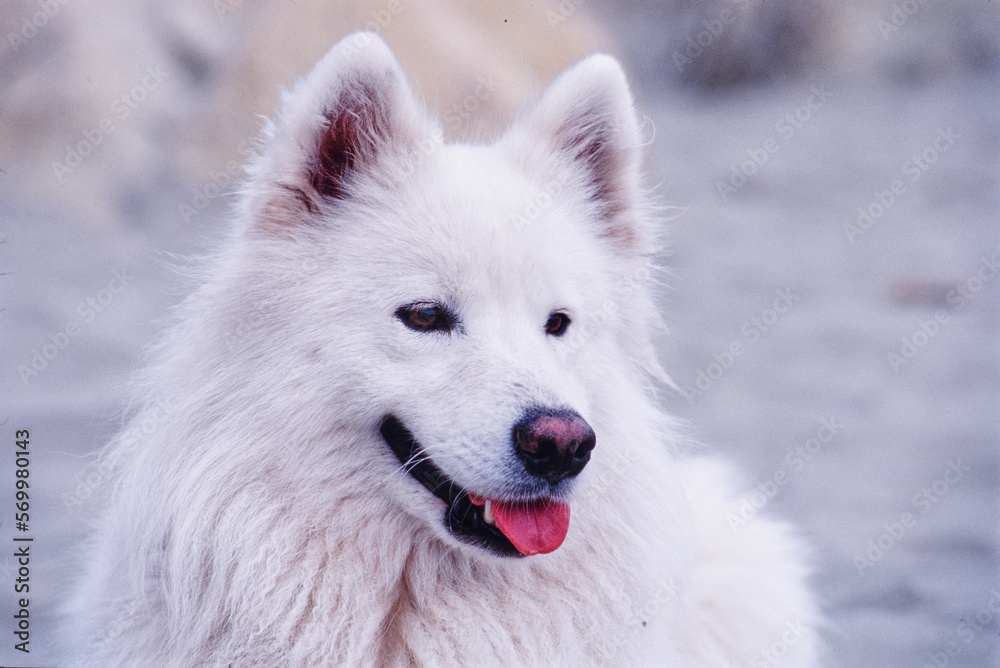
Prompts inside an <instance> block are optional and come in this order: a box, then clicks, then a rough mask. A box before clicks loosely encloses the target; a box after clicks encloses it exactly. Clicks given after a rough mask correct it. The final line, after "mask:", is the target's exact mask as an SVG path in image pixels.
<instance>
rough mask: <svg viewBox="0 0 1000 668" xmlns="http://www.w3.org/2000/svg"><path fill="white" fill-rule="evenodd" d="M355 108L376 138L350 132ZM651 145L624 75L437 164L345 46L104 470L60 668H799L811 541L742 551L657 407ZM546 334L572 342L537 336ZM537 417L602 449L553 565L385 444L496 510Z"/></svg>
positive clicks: (306, 92) (279, 148) (415, 109)
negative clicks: (805, 553) (450, 316)
mask: <svg viewBox="0 0 1000 668" xmlns="http://www.w3.org/2000/svg"><path fill="white" fill-rule="evenodd" d="M359 91H361V92H362V93H363V94H364V95H368V96H373V99H375V100H376V101H379V100H381V102H383V103H385V104H384V105H383V106H381V107H377V105H376V107H377V108H378V109H380V110H381V111H382V112H385V113H384V114H383V115H382V116H378V115H377V114H376V117H373V119H374V120H373V119H369V118H365V114H366V113H367V112H366V110H365V108H363V107H359V108H357V109H355V108H352V107H351V104H352V102H351V100H354V101H355V103H356V102H357V100H359V99H361V98H359V97H358V95H357V93H358V92H359ZM352 96H353V97H352ZM345 105H346V107H345ZM338 110H339V111H338ZM368 111H370V109H369V110H368ZM338 113H348V114H353V115H352V116H350V118H348V121H350V122H357V124H356V125H355V126H354V127H356V128H360V131H359V132H358V135H357V136H358V142H359V147H358V149H357V155H356V163H354V167H352V170H351V171H350V172H349V173H350V179H351V180H350V184H349V185H348V186H347V187H348V188H349V190H348V194H347V195H346V196H343V197H340V198H336V197H329V196H324V194H323V192H322V190H323V188H322V187H321V186H318V185H316V184H317V183H322V182H317V181H316V180H315V179H313V178H312V176H311V175H312V174H315V171H316V169H317V168H316V160H317V157H316V156H317V151H318V147H319V146H320V145H321V144H320V142H321V140H320V138H321V137H322V136H323V133H324V131H325V127H326V125H327V124H328V123H329V122H330V118H332V117H334V116H336V115H337V114H338ZM639 144H640V137H639V132H638V129H637V126H636V121H635V115H634V111H633V110H632V102H631V98H630V96H629V93H628V89H627V85H626V83H625V79H624V76H623V74H622V72H621V70H620V68H619V66H618V65H617V63H616V62H615V61H614V60H613V59H611V58H609V57H607V56H600V55H598V56H592V57H590V58H588V59H586V60H584V61H582V62H580V63H579V64H577V65H576V66H574V67H572V68H570V69H569V70H567V71H566V72H564V73H563V74H562V75H561V76H560V77H559V78H558V79H557V80H556V81H555V82H554V83H553V84H552V85H551V87H550V89H549V90H548V91H547V92H546V94H545V95H544V97H543V98H542V100H541V101H540V102H539V103H538V104H537V105H536V106H535V107H534V108H533V109H532V110H530V111H529V112H528V113H527V114H526V115H525V116H524V117H523V118H521V119H520V120H519V121H518V122H517V123H516V124H515V126H514V127H513V128H512V129H511V131H510V132H509V133H508V134H507V135H506V136H505V137H503V138H502V139H500V140H499V141H498V142H497V143H496V144H495V145H493V146H469V145H442V144H441V143H440V140H439V135H437V133H436V129H435V126H434V124H433V123H432V122H431V121H430V120H428V119H427V118H426V116H425V114H424V112H423V110H422V109H421V108H420V106H419V105H418V104H417V102H416V101H415V98H414V96H413V94H412V93H411V92H410V90H409V88H408V87H407V85H406V82H405V80H404V78H403V75H402V71H401V70H400V68H399V66H398V64H397V63H396V61H395V59H394V58H393V56H392V55H391V54H390V53H389V51H388V49H387V48H386V47H385V45H384V44H383V43H382V42H381V41H380V40H379V39H378V38H377V37H375V36H373V35H370V34H365V33H356V34H354V35H351V36H348V37H347V38H345V40H344V41H342V42H341V43H340V44H338V45H337V46H335V47H334V48H333V49H332V50H331V51H330V53H329V54H328V55H327V56H326V57H325V58H323V60H321V61H320V63H319V64H318V65H317V66H316V68H315V69H314V71H313V72H312V73H311V74H310V75H309V76H308V77H307V78H306V79H305V80H304V81H303V82H302V83H301V84H300V85H299V86H298V87H297V88H296V89H295V90H294V92H292V93H291V94H290V95H288V96H287V97H286V100H285V108H284V112H283V114H282V116H281V117H280V119H279V120H278V122H277V123H276V125H275V128H274V131H273V137H272V142H271V146H270V149H269V151H268V152H267V154H266V155H264V156H263V157H262V158H261V159H260V161H259V162H258V164H256V165H255V166H254V168H253V169H252V173H251V179H250V182H249V184H248V186H247V189H246V192H245V194H244V197H243V201H242V205H241V208H240V212H239V216H238V219H237V221H236V226H235V229H234V232H233V234H232V237H231V239H230V240H229V243H228V244H227V245H226V247H225V249H224V250H223V251H222V252H221V253H220V257H218V259H217V261H216V262H215V263H214V264H213V266H212V269H211V270H210V272H209V275H208V276H207V277H206V280H205V283H204V285H203V286H202V287H201V288H200V289H199V290H198V291H197V292H196V293H195V294H193V295H192V296H191V297H190V298H189V299H188V300H187V301H186V302H185V303H184V304H183V305H182V306H181V307H180V308H179V313H178V322H177V324H176V326H175V327H174V328H173V330H172V331H171V332H170V333H169V334H168V335H167V337H166V338H165V340H164V341H163V342H162V343H161V344H160V345H159V347H158V348H157V349H156V351H155V354H154V356H153V361H152V363H151V365H150V366H149V368H148V369H147V371H146V372H145V374H144V375H143V376H142V383H141V387H142V393H141V396H140V399H139V408H138V411H137V413H136V415H135V418H134V419H135V420H136V421H137V423H138V422H139V421H142V420H144V419H146V420H153V421H154V423H155V429H151V430H146V432H145V433H146V436H145V437H144V438H143V439H141V440H139V441H138V442H136V441H135V439H128V440H125V439H120V440H119V441H118V442H116V443H112V444H111V445H110V446H109V449H108V451H107V453H106V455H105V456H106V457H107V458H108V459H109V460H110V461H111V462H113V464H114V467H115V469H116V471H117V477H116V480H115V485H114V493H113V494H111V495H109V500H108V505H107V508H106V510H105V512H104V514H103V515H102V517H101V518H100V521H99V522H98V523H97V525H96V526H97V527H98V528H97V529H96V531H95V535H94V539H93V545H92V549H91V551H90V552H89V553H88V554H89V555H90V556H89V558H88V563H87V570H86V573H85V575H84V577H83V578H82V579H81V580H80V584H79V587H78V588H77V590H76V593H75V595H74V596H73V598H72V600H71V601H70V603H69V605H68V608H69V611H68V615H69V620H70V624H69V636H68V637H69V638H71V641H70V643H69V645H70V646H69V648H68V653H67V661H76V660H78V658H80V657H83V658H82V663H84V664H87V665H94V666H105V667H112V666H153V665H158V666H228V665H234V666H279V665H294V666H304V665H317V666H320V665H322V666H493V665H497V666H500V665H503V666H587V665H608V666H627V665H656V666H718V667H720V668H721V667H728V666H733V665H740V666H742V665H771V664H770V663H766V662H765V663H755V662H759V661H761V660H762V659H760V658H759V657H757V658H755V655H758V654H759V653H760V652H761V651H762V650H766V649H768V648H769V647H771V646H772V645H773V644H774V643H776V642H780V641H781V640H782V637H783V635H784V634H786V633H787V630H786V625H787V624H788V623H794V624H801V625H804V627H805V628H807V629H808V630H807V632H806V633H805V634H804V635H800V637H796V638H795V642H794V643H792V644H790V645H789V646H788V651H787V653H786V654H785V655H784V657H783V658H782V659H781V661H780V663H778V664H777V665H780V666H795V667H801V666H811V665H813V654H814V647H815V641H814V624H815V623H816V621H817V616H816V612H815V610H814V607H813V605H812V603H811V601H810V596H809V595H808V593H807V592H806V589H805V586H804V580H805V576H806V573H805V568H804V566H803V565H802V554H801V547H800V544H799V542H798V541H797V540H796V539H795V537H794V536H793V535H792V533H791V532H790V531H789V530H788V528H786V527H785V526H784V525H781V524H779V523H775V522H774V521H772V520H769V519H766V518H755V519H754V520H752V522H751V523H750V526H749V527H747V528H746V530H745V531H742V532H740V533H739V534H734V533H733V532H732V531H730V529H729V527H728V525H727V524H726V521H725V518H726V515H727V513H729V512H730V511H731V510H732V509H733V508H734V502H733V501H732V498H733V492H732V491H730V490H732V489H733V487H732V481H731V476H730V474H729V473H728V472H727V471H726V470H725V468H724V467H721V465H718V464H715V463H712V462H708V461H701V460H686V459H683V458H680V457H678V456H677V455H676V454H675V452H674V449H673V448H672V446H671V443H672V442H673V441H674V437H673V435H672V434H673V429H672V425H671V421H670V420H669V419H668V418H667V417H665V416H664V415H663V414H661V412H660V411H659V410H658V409H657V407H656V404H655V401H654V398H653V396H652V393H653V387H654V385H655V383H657V382H660V381H663V380H664V379H665V378H666V377H665V375H664V374H663V372H662V370H660V369H659V366H658V364H657V362H656V358H655V353H654V350H653V346H652V343H651V341H650V330H651V329H652V328H653V327H655V326H656V325H657V322H658V320H657V315H656V312H655V310H654V309H653V307H652V304H651V300H650V295H649V283H650V279H649V275H650V273H649V272H650V270H651V266H650V260H649V256H650V254H651V253H652V251H653V250H654V239H653V236H654V234H653V229H652V224H653V223H654V222H655V221H654V220H653V219H652V217H651V216H650V212H649V209H650V207H649V206H648V205H647V203H646V202H645V201H644V200H643V195H642V193H641V190H640V185H639V173H638V161H639V152H638V146H639ZM532 203H535V205H536V206H537V209H531V208H530V205H531V204H532ZM526 213H527V215H525V214H526ZM414 300H438V301H441V302H442V303H447V304H449V305H452V306H453V307H454V308H455V309H456V310H457V312H459V313H460V314H461V317H462V325H463V328H462V331H461V332H459V333H453V334H450V335H449V334H440V333H433V334H427V333H418V332H414V331H412V330H410V329H408V328H406V327H404V326H403V325H402V323H401V322H400V321H399V320H398V319H397V318H396V317H395V316H394V313H395V310H396V309H397V308H398V307H399V306H400V305H402V304H406V303H409V302H413V301H414ZM555 308H561V309H565V310H566V311H567V312H568V313H569V314H570V316H571V318H572V321H573V322H572V325H571V328H570V330H568V332H567V334H566V335H565V336H564V337H562V338H553V337H548V336H546V335H545V333H544V329H543V325H544V323H545V321H546V318H547V316H548V314H549V313H550V312H551V311H552V310H553V309H555ZM535 404H544V405H564V406H569V407H572V408H573V409H575V410H576V411H578V412H579V413H580V414H581V415H582V416H583V417H584V418H585V419H586V420H587V421H588V422H589V423H590V424H591V425H592V426H593V428H594V430H595V432H596V434H597V447H596V449H595V451H594V454H593V457H592V460H591V462H590V464H589V465H588V466H587V467H586V468H585V469H584V471H583V473H582V474H581V475H580V476H579V479H578V480H576V482H575V484H574V486H573V491H572V495H571V497H570V505H571V508H572V516H571V524H570V530H569V535H568V537H567V538H566V541H565V543H564V544H563V545H562V546H561V547H560V548H559V549H557V550H556V551H555V552H553V553H551V554H548V555H538V556H533V557H527V558H523V559H511V558H501V557H497V556H493V555H491V554H489V553H487V552H485V551H484V550H482V549H480V548H478V547H474V546H471V545H467V544H465V543H462V542H459V541H457V540H456V539H455V538H454V537H452V536H451V535H450V534H449V533H448V532H447V530H446V529H445V527H444V525H443V523H442V506H443V504H442V502H441V501H439V500H438V499H437V498H436V497H434V496H432V495H431V494H430V493H429V492H428V491H427V490H426V489H425V488H424V487H422V486H421V485H420V484H418V483H417V482H416V481H415V480H414V479H413V478H411V477H410V476H408V475H407V474H406V473H405V472H404V471H403V470H402V469H401V467H400V464H399V461H398V460H397V459H396V458H395V456H394V455H393V453H392V452H391V451H390V450H389V448H388V447H387V446H386V443H385V442H384V441H383V440H382V439H381V437H380V436H379V433H378V430H377V426H378V424H379V420H380V419H381V418H382V416H384V415H386V414H387V413H390V412H391V413H393V414H395V415H398V416H399V417H400V418H401V419H403V420H404V421H405V422H406V424H407V425H408V426H409V427H410V429H411V430H412V431H413V432H414V434H415V435H416V437H417V438H418V440H419V441H420V442H421V443H422V445H423V446H424V448H425V450H426V453H427V455H428V456H429V457H430V458H431V459H432V460H433V461H434V462H435V463H436V464H437V465H438V466H439V467H440V468H441V469H442V470H444V471H445V472H446V473H447V474H448V475H449V476H450V477H451V478H452V479H453V480H455V481H456V482H457V483H459V484H460V485H462V486H463V487H465V488H467V489H475V490H477V491H479V492H480V493H483V494H502V493H503V492H504V489H505V485H506V484H508V472H509V470H510V467H511V466H512V465H513V464H512V460H511V459H510V452H509V448H508V445H507V444H508V443H509V439H510V430H511V425H512V424H513V422H514V421H515V420H516V418H517V416H518V414H519V412H520V411H521V410H523V409H524V407H525V406H529V405H535ZM163 406H167V407H169V408H168V409H167V410H164V409H163V408H162V407H163Z"/></svg>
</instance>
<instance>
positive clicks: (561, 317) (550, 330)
mask: <svg viewBox="0 0 1000 668" xmlns="http://www.w3.org/2000/svg"><path fill="white" fill-rule="evenodd" d="M569 323H570V319H569V316H568V315H566V314H565V313H560V312H559V311H553V312H552V313H550V314H549V319H548V320H546V321H545V333H546V334H548V335H549V336H562V335H563V334H565V333H566V328H567V327H569Z"/></svg>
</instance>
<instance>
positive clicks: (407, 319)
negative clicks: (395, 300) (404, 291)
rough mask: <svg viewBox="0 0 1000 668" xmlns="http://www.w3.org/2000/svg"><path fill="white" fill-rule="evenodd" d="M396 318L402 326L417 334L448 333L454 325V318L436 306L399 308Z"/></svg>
mask: <svg viewBox="0 0 1000 668" xmlns="http://www.w3.org/2000/svg"><path fill="white" fill-rule="evenodd" d="M396 317H397V318H399V319H400V320H402V321H403V324H404V325H406V326H407V327H409V328H410V329H412V330H414V331H417V332H432V331H435V330H444V331H450V330H451V327H452V324H453V323H454V318H453V317H452V316H451V314H450V313H449V312H448V310H447V309H445V308H444V307H443V306H438V305H437V304H410V305H408V306H401V307H399V310H397V311H396Z"/></svg>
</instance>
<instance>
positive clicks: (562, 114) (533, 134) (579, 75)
mask: <svg viewBox="0 0 1000 668" xmlns="http://www.w3.org/2000/svg"><path fill="white" fill-rule="evenodd" d="M504 141H505V142H506V143H508V145H509V146H510V148H511V150H512V151H514V155H515V159H516V160H517V161H518V162H520V163H521V164H522V165H523V167H524V169H525V170H526V171H528V172H529V173H530V174H534V175H540V176H541V178H544V179H546V180H552V179H558V180H559V181H560V182H561V183H576V184H578V185H579V187H580V188H582V189H583V191H584V192H585V194H586V196H587V198H588V199H589V200H590V201H591V202H593V203H594V204H595V205H596V213H597V216H598V218H599V219H600V220H601V224H602V229H601V230H599V234H601V235H602V236H605V237H608V238H609V239H611V240H612V241H614V242H615V243H616V245H617V246H618V247H619V248H621V249H623V250H626V251H642V250H645V249H646V242H647V239H646V232H645V230H643V229H642V228H643V226H644V216H643V215H642V214H643V211H642V209H643V206H642V188H641V175H640V160H641V155H640V145H641V138H640V133H639V125H638V123H637V122H636V118H635V110H634V107H633V104H632V96H631V94H630V93H629V90H628V83H627V81H626V79H625V74H624V72H622V69H621V66H620V65H619V64H618V61H616V60H615V59H614V58H612V57H611V56H607V55H603V54H596V55H592V56H589V57H587V58H585V59H583V60H582V61H580V62H579V63H577V64H576V65H573V66H572V67H570V68H568V69H566V70H565V71H564V72H563V73H562V74H560V75H559V76H558V77H557V78H556V79H555V81H553V82H552V84H550V85H549V87H548V88H547V89H546V90H545V92H544V93H543V94H542V97H541V99H540V100H539V101H538V103H537V104H536V105H535V107H534V108H533V109H531V111H530V112H529V113H528V115H527V116H526V117H525V118H524V119H522V120H521V121H519V122H518V123H517V124H515V126H514V127H513V128H512V129H511V131H510V132H509V133H508V135H507V137H506V138H505V139H504ZM552 156H554V159H553V157H552ZM539 170H542V171H541V173H540V174H539Z"/></svg>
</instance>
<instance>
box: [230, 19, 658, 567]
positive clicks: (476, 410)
mask: <svg viewBox="0 0 1000 668" xmlns="http://www.w3.org/2000/svg"><path fill="white" fill-rule="evenodd" d="M639 144H640V137H639V130H638V127H637V123H636V119H635V114H634V111H633V107H632V101H631V97H630V95H629V92H628V88H627V85H626V81H625V78H624V75H623V74H622V71H621V69H620V67H619V66H618V64H617V63H616V62H615V61H614V60H613V59H612V58H610V57H608V56H603V55H596V56H591V57H589V58H587V59H585V60H584V61H582V62H580V63H578V64H577V65H575V66H574V67H572V68H570V69H568V70H567V71H566V72H564V73H563V74H562V75H561V76H560V77H559V78H558V79H556V80H555V81H554V82H553V83H552V84H551V86H550V87H549V89H548V90H547V91H546V93H545V94H544V96H543V97H542V99H541V100H540V101H539V102H538V103H537V104H536V105H535V106H534V107H533V108H532V109H531V110H530V111H528V112H527V113H526V115H525V116H524V117H522V118H521V119H519V120H518V121H517V122H516V123H515V124H514V126H513V127H512V129H511V130H510V131H509V132H508V133H507V134H506V135H504V136H503V137H502V138H500V139H499V140H498V141H497V142H496V143H494V144H493V145H490V146H472V145H462V144H449V145H446V144H444V143H443V141H442V136H441V132H440V130H439V129H438V127H437V126H436V125H435V124H434V123H433V122H432V121H431V120H429V119H428V117H427V116H426V114H425V112H424V110H423V108H422V106H421V105H420V104H419V103H418V102H417V100H416V98H415V96H414V95H413V93H412V92H411V90H410V88H409V87H408V85H407V83H406V80H405V77H404V74H403V72H402V70H401V69H400V67H399V65H398V63H397V62H396V60H395V59H394V58H393V56H392V54H391V53H390V52H389V50H388V48H387V47H386V46H385V44H384V43H383V42H382V41H381V40H380V39H379V38H378V37H376V36H375V35H372V34H369V33H355V34H353V35H350V36H348V37H347V38H345V39H344V40H343V41H342V42H340V43H339V44H338V45H337V46H335V47H334V49H333V50H332V51H331V52H330V53H329V54H327V56H326V57H324V58H323V60H321V61H320V63H319V64H318V65H317V66H316V68H315V69H314V70H313V72H312V73H311V74H310V75H309V76H308V77H307V78H306V79H305V80H304V81H303V82H302V83H301V84H300V85H299V86H298V87H297V88H296V89H295V90H294V91H293V92H292V93H291V94H290V95H288V96H287V97H286V99H285V104H284V111H283V113H282V116H281V118H280V119H279V122H278V123H277V126H276V128H275V131H274V136H273V138H272V142H271V146H270V148H269V150H268V152H267V153H266V154H265V155H264V156H263V157H262V159H261V160H260V161H259V163H258V164H257V165H256V166H255V168H254V171H253V173H252V177H251V183H250V187H249V188H248V190H247V196H246V197H245V201H244V206H245V207H246V211H245V212H246V214H247V215H246V216H245V217H246V218H248V219H249V220H250V221H251V222H250V224H249V226H248V227H247V229H246V230H245V231H244V237H245V239H246V240H247V243H246V246H247V247H248V248H250V249H251V250H249V251H248V252H250V253H253V254H258V255H262V256H267V258H268V261H267V262H261V263H256V262H255V263H250V264H252V265H253V266H269V267H282V269H281V270H280V271H275V272H273V274H272V275H271V276H269V277H261V276H258V277H256V279H255V280H259V281H261V282H262V283H263V284H267V286H268V287H267V288H266V290H267V292H268V293H269V294H274V293H281V294H284V295H286V297H284V298H282V299H281V304H282V305H281V306H280V313H275V314H274V317H273V318H272V319H271V320H270V322H269V327H271V328H272V329H271V331H270V334H269V336H272V337H279V338H280V339H281V340H282V346H283V347H284V348H285V350H283V351H282V355H283V356H284V357H285V358H288V357H289V356H291V357H296V356H298V357H299V358H301V360H302V364H301V365H299V366H298V367H296V368H298V369H301V370H304V371H303V372H304V373H308V374H309V375H310V376H312V377H315V378H318V379H320V382H321V383H322V384H323V386H322V388H321V392H323V393H324V394H325V395H326V396H328V397H330V399H329V402H330V404H329V406H330V411H331V414H330V415H328V416H327V418H328V419H329V420H330V422H331V423H333V422H338V421H339V422H344V421H350V422H351V425H352V426H351V428H352V429H355V430H356V431H358V432H359V433H362V434H369V435H370V436H371V438H370V439H369V441H368V443H369V444H370V445H371V447H373V448H374V451H371V452H364V453H360V454H357V456H358V457H360V458H362V459H363V460H364V461H366V462H369V463H370V465H371V466H372V467H373V469H374V470H378V471H381V472H382V475H383V478H388V479H389V480H388V482H387V483H386V484H383V485H382V489H385V490H388V494H389V495H390V497H391V499H392V502H393V503H394V504H397V505H398V506H399V507H401V509H403V510H404V511H405V512H406V513H409V514H410V515H412V516H413V517H415V518H416V519H417V520H418V521H421V522H423V523H425V524H426V525H428V526H429V527H430V528H431V529H432V530H434V531H436V532H437V533H438V535H440V536H441V537H442V538H444V539H445V540H447V541H451V542H456V541H457V544H460V545H463V546H465V547H466V548H469V546H470V545H471V546H472V547H471V548H469V549H474V550H478V551H479V553H482V550H483V548H485V549H486V551H488V552H492V553H495V554H499V555H507V556H517V555H527V554H537V553H545V552H551V551H552V550H555V549H556V548H558V547H559V546H560V544H561V543H562V541H563V539H564V538H565V536H566V534H567V530H568V525H569V519H570V508H571V507H572V501H573V493H574V487H575V486H577V484H578V483H580V484H585V482H586V481H585V480H583V479H584V478H586V477H587V475H588V463H589V462H590V460H591V459H592V458H593V459H594V460H595V461H598V460H599V459H600V456H601V455H600V453H601V450H602V443H603V438H604V437H605V436H606V435H608V434H609V433H610V432H611V431H613V427H612V425H613V424H614V422H615V420H619V421H621V420H626V421H627V420H628V419H629V415H630V410H631V402H634V401H635V400H637V396H639V395H641V394H642V392H643V390H642V387H643V385H644V383H645V381H647V380H648V378H647V375H646V374H647V373H648V371H650V370H655V369H656V368H657V367H656V364H655V358H654V356H653V355H652V353H651V347H650V344H649V338H648V334H647V332H648V326H649V321H650V319H651V318H653V317H654V316H653V315H652V310H651V308H650V306H649V304H648V299H647V298H646V297H645V290H644V288H643V285H642V284H643V283H645V282H646V279H648V272H649V269H648V264H647V263H648V254H649V251H650V245H651V244H650V241H649V238H648V237H649V230H647V229H646V226H647V225H648V221H647V217H646V215H645V213H644V206H643V204H642V194H641V191H640V186H639V169H638V162H639V150H638V148H639ZM263 290H264V289H262V291H263ZM272 340H273V339H272ZM305 360H308V362H305ZM290 373H291V372H290ZM637 393H638V394H637Z"/></svg>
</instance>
